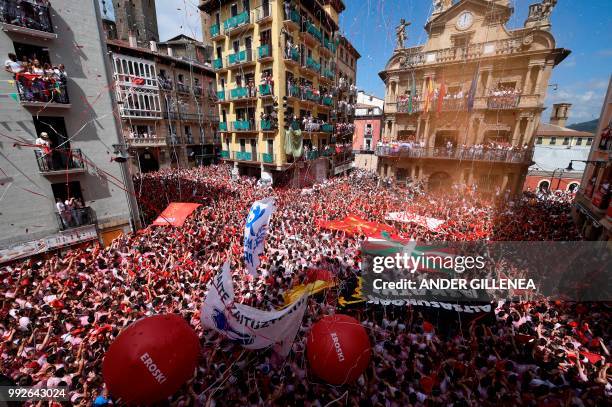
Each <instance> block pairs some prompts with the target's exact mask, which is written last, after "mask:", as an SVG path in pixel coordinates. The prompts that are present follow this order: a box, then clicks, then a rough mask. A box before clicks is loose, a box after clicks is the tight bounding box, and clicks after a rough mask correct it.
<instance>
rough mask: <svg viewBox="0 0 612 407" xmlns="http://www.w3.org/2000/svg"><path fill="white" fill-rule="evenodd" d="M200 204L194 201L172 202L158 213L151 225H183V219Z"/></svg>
mask: <svg viewBox="0 0 612 407" xmlns="http://www.w3.org/2000/svg"><path fill="white" fill-rule="evenodd" d="M200 206H202V205H200V204H196V203H184V202H172V203H171V204H170V205H168V207H167V208H166V209H164V211H163V212H162V213H161V215H159V217H158V218H157V219H155V222H153V225H155V226H168V225H170V226H183V224H184V223H185V220H186V219H187V218H188V217H189V216H190V215H191V214H192V213H193V211H195V210H196V209H198V207H200Z"/></svg>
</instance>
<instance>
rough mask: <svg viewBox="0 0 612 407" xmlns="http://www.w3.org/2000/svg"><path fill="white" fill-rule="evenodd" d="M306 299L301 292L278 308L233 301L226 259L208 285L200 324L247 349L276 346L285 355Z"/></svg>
mask: <svg viewBox="0 0 612 407" xmlns="http://www.w3.org/2000/svg"><path fill="white" fill-rule="evenodd" d="M307 300H308V295H307V294H304V295H303V296H302V297H300V299H298V300H297V301H296V302H294V303H292V304H291V305H289V306H287V308H285V309H283V310H281V311H262V310H258V309H256V308H253V307H249V306H248V305H244V304H238V303H234V286H233V283H232V276H231V274H230V269H229V262H226V263H225V264H224V265H223V270H222V271H221V273H218V274H217V275H216V276H215V277H214V278H213V279H212V280H211V282H210V283H209V285H208V294H207V295H206V299H205V300H204V304H202V309H201V311H200V315H201V319H202V326H204V327H207V328H209V329H214V330H215V331H217V332H219V333H220V334H222V335H223V336H225V337H226V338H227V339H229V340H231V341H234V342H236V343H238V344H240V345H242V346H244V347H245V348H247V349H263V348H267V347H270V346H275V350H276V352H277V353H279V354H280V355H281V356H287V354H289V351H290V350H291V345H292V344H293V340H294V339H295V335H296V334H297V331H298V329H299V328H300V325H301V323H302V317H303V316H304V312H305V311H306V304H307V302H308V301H307Z"/></svg>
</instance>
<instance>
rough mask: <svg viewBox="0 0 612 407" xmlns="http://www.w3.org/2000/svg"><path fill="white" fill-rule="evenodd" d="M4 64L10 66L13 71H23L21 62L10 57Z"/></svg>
mask: <svg viewBox="0 0 612 407" xmlns="http://www.w3.org/2000/svg"><path fill="white" fill-rule="evenodd" d="M4 66H5V67H7V68H9V69H10V71H11V72H13V73H19V72H21V71H23V67H22V66H21V63H20V62H19V61H11V60H10V59H7V60H6V62H5V63H4Z"/></svg>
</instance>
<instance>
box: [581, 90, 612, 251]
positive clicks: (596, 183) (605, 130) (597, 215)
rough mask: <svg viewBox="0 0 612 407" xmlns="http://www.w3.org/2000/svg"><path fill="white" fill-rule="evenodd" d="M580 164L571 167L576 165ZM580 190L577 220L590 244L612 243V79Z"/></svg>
mask: <svg viewBox="0 0 612 407" xmlns="http://www.w3.org/2000/svg"><path fill="white" fill-rule="evenodd" d="M576 164H580V163H572V165H576ZM584 164H586V168H585V169H584V175H583V177H582V182H581V184H580V188H579V190H578V192H577V194H576V200H575V201H574V211H573V212H574V213H573V214H574V220H575V221H576V224H577V226H578V227H579V228H580V230H581V231H582V234H583V235H584V236H585V237H586V238H587V239H589V240H605V241H608V244H609V242H610V240H612V207H611V206H610V199H611V198H612V190H611V188H610V185H611V184H612V79H610V82H609V84H608V91H607V93H606V97H605V99H604V103H603V106H602V108H601V115H600V116H599V125H598V126H597V132H596V133H595V139H594V140H593V144H592V145H591V151H590V153H589V158H588V160H586V161H585V162H584Z"/></svg>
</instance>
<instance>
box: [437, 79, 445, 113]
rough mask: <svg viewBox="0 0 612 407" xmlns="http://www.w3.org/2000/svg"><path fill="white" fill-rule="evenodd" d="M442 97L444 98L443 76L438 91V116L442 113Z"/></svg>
mask: <svg viewBox="0 0 612 407" xmlns="http://www.w3.org/2000/svg"><path fill="white" fill-rule="evenodd" d="M444 96H446V85H445V84H444V76H443V77H442V83H440V88H439V89H438V114H440V112H442V104H443V103H444Z"/></svg>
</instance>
